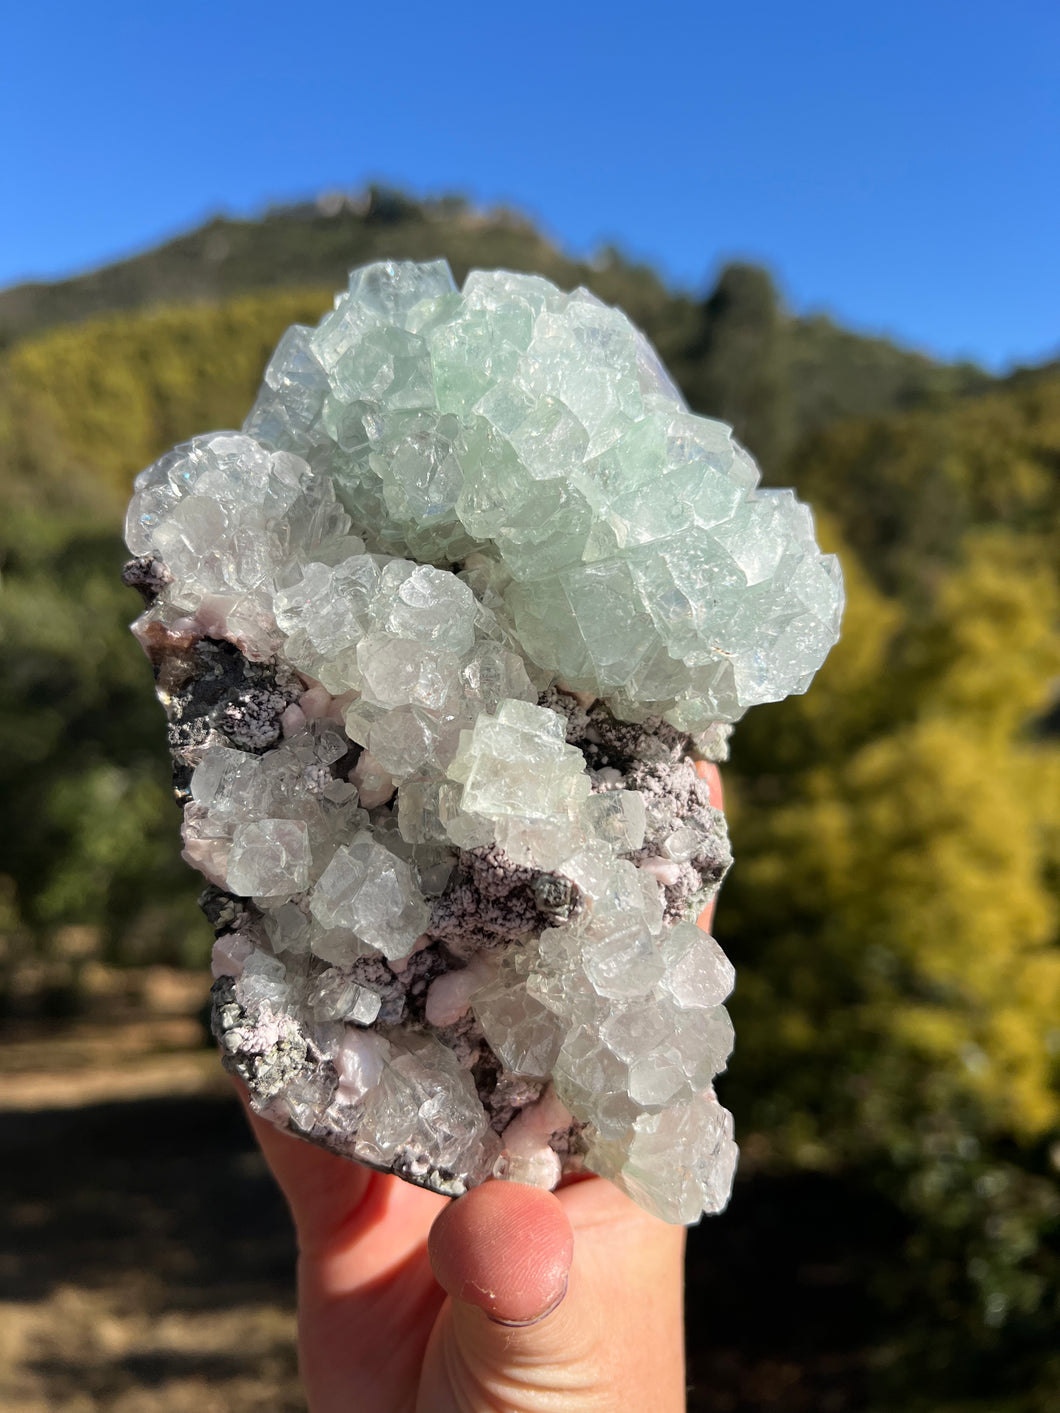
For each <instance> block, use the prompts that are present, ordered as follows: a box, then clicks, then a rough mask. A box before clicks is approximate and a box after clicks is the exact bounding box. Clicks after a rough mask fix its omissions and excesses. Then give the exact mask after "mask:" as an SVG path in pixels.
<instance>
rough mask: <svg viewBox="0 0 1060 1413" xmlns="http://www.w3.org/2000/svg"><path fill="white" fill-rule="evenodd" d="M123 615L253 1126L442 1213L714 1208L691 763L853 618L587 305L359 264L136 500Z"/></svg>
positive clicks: (826, 567) (709, 1038)
mask: <svg viewBox="0 0 1060 1413" xmlns="http://www.w3.org/2000/svg"><path fill="white" fill-rule="evenodd" d="M127 538H128V543H129V548H130V550H131V551H132V553H133V554H134V555H135V556H136V558H135V559H134V560H133V561H132V562H131V563H130V565H129V566H127V569H126V579H127V582H129V583H131V584H134V585H135V586H136V587H138V588H139V589H140V590H141V592H142V593H143V594H144V597H145V598H146V599H147V601H148V606H147V609H146V611H145V612H144V613H143V615H142V616H141V618H140V619H139V620H138V621H137V623H136V624H135V625H134V627H135V631H136V633H137V634H138V636H139V638H140V640H141V642H142V643H143V645H144V647H145V648H146V650H147V652H148V654H149V656H150V657H151V659H152V661H153V663H154V665H155V668H156V673H157V678H158V691H159V694H160V696H161V698H162V700H163V702H164V704H165V705H166V707H167V710H168V713H169V718H170V744H171V749H172V752H173V756H174V762H175V774H176V785H177V793H178V798H179V799H180V800H181V802H182V803H183V806H184V824H183V834H184V845H185V856H186V858H187V859H188V861H189V862H190V863H192V864H193V865H194V866H195V867H196V868H198V869H200V870H201V871H202V872H203V873H204V874H205V876H206V878H207V879H208V880H209V883H210V885H211V886H210V887H209V888H208V889H207V892H206V894H205V895H204V899H203V903H204V907H205V909H206V911H207V914H208V916H209V917H210V919H211V921H212V922H213V923H214V926H215V928H216V930H217V934H218V937H217V942H216V946H215V950H214V973H215V975H216V977H217V981H216V984H215V988H214V1016H215V1029H216V1033H217V1035H218V1038H219V1040H220V1043H221V1046H222V1048H223V1051H224V1054H225V1057H226V1063H227V1064H228V1066H229V1067H230V1068H231V1069H233V1070H234V1071H235V1072H236V1073H237V1074H239V1075H240V1076H241V1077H242V1078H243V1080H244V1081H245V1082H246V1084H247V1085H248V1087H249V1090H250V1093H251V1096H252V1102H253V1104H254V1106H255V1107H256V1108H257V1109H258V1110H259V1112H261V1113H263V1114H265V1115H266V1116H267V1117H269V1118H270V1119H272V1120H273V1121H274V1122H275V1123H277V1124H279V1125H281V1126H283V1127H286V1128H288V1129H290V1130H291V1131H293V1132H295V1133H298V1134H301V1135H303V1136H304V1137H306V1138H308V1139H310V1140H312V1141H313V1142H316V1143H318V1144H322V1145H323V1146H325V1147H327V1148H329V1149H331V1150H333V1151H334V1152H337V1153H341V1154H345V1155H347V1156H349V1157H351V1158H356V1159H358V1160H360V1161H361V1162H364V1163H368V1164H371V1165H373V1166H375V1167H377V1168H380V1169H384V1170H387V1171H392V1172H395V1173H398V1174H400V1175H401V1176H402V1177H405V1178H408V1179H409V1180H410V1181H413V1182H417V1183H420V1184H422V1185H424V1186H428V1187H431V1188H433V1189H434V1190H435V1191H438V1192H443V1193H454V1194H455V1193H460V1192H462V1191H464V1190H465V1189H466V1188H467V1187H468V1186H469V1185H471V1184H474V1183H477V1182H480V1181H482V1180H483V1179H484V1178H486V1177H488V1176H489V1175H491V1174H493V1175H497V1176H509V1177H513V1178H517V1179H520V1180H523V1181H527V1182H534V1183H539V1184H542V1185H545V1186H554V1185H555V1183H556V1182H557V1181H558V1180H559V1178H560V1176H561V1174H562V1173H564V1172H568V1171H573V1170H577V1169H580V1168H587V1169H591V1170H593V1171H595V1172H597V1173H601V1174H603V1175H605V1176H606V1177H608V1178H611V1179H612V1180H613V1181H615V1182H616V1183H618V1184H619V1185H620V1186H621V1187H623V1188H624V1189H625V1190H626V1191H627V1192H628V1193H630V1194H631V1195H632V1196H633V1197H634V1198H635V1199H636V1200H637V1201H638V1202H640V1203H641V1204H643V1205H644V1206H645V1207H647V1208H648V1209H649V1210H651V1211H653V1212H655V1213H657V1214H658V1215H660V1216H662V1217H664V1218H666V1219H667V1220H669V1221H674V1222H689V1221H694V1220H695V1219H696V1218H697V1217H698V1216H699V1214H700V1213H701V1211H703V1210H706V1211H717V1210H719V1209H720V1208H721V1207H723V1206H724V1204H725V1202H726V1200H727V1197H728V1192H729V1187H730V1183H731V1178H732V1173H733V1169H734V1165H735V1158H736V1149H735V1145H734V1143H733V1141H732V1124H731V1119H730V1116H729V1114H728V1113H727V1112H726V1111H725V1110H724V1109H723V1108H722V1107H721V1106H720V1105H719V1104H718V1102H717V1100H716V1098H715V1095H714V1091H713V1089H712V1087H711V1086H712V1081H713V1079H714V1077H715V1076H716V1075H717V1073H718V1072H719V1071H720V1070H722V1069H723V1068H724V1067H725V1064H726V1060H727V1057H728V1055H729V1051H730V1047H731V1043H732V1028H731V1026H730V1023H729V1019H728V1016H727V1014H726V1011H725V1009H724V1007H723V1005H722V1002H723V1001H724V999H725V997H726V995H727V994H728V992H729V990H730V988H731V986H732V981H733V969H732V967H731V966H730V964H729V963H728V961H727V960H726V959H725V957H724V955H723V954H722V952H721V950H720V949H719V947H718V945H717V943H716V942H715V941H714V940H713V939H712V938H711V937H710V936H708V935H707V934H706V933H705V932H703V931H701V930H700V929H699V928H697V927H696V926H695V925H694V919H695V918H696V916H697V915H698V913H699V912H700V911H701V910H702V908H703V907H704V905H705V904H706V903H707V902H708V901H709V900H710V899H711V898H712V897H713V895H714V893H715V892H716V890H717V888H718V885H719V883H720V881H721V879H722V876H723V875H724V873H725V871H726V869H727V867H728V865H729V862H730V855H729V847H728V841H727V837H726V831H725V824H724V820H723V818H722V815H721V814H720V812H719V811H718V810H716V809H714V808H713V807H712V806H711V803H710V800H709V795H708V790H707V786H706V784H705V783H704V781H703V780H702V779H701V778H700V775H699V773H698V771H697V769H696V766H695V762H696V761H697V760H703V759H719V758H721V757H722V756H723V755H724V752H725V743H726V738H727V735H728V723H731V722H733V721H735V720H737V719H738V718H739V717H740V716H741V715H742V713H743V712H744V711H745V710H746V709H747V707H749V706H751V705H752V704H754V703H756V702H766V701H775V700H777V699H779V698H781V697H783V696H785V695H786V694H787V693H790V692H801V691H804V690H805V688H806V687H807V685H808V684H809V682H810V679H811V678H812V676H813V674H814V672H815V671H816V669H817V668H818V667H819V666H820V663H821V661H822V660H823V658H824V656H825V654H826V652H827V651H828V649H829V647H830V646H831V644H832V643H833V642H834V641H835V639H836V636H837V633H838V624H839V615H840V610H841V603H842V589H841V584H840V579H839V571H838V567H837V565H836V563H835V561H834V559H832V558H830V557H828V556H822V555H821V554H820V553H819V551H818V549H817V546H816V544H815V542H814V537H813V528H812V524H811V520H810V514H809V511H808V510H806V509H805V508H804V507H803V506H801V505H800V504H799V503H798V502H797V501H796V500H795V498H794V496H793V495H792V493H791V492H790V491H775V490H764V489H761V488H759V486H758V473H757V470H756V468H755V466H754V463H753V462H752V461H751V459H750V457H749V456H748V455H747V454H746V452H744V451H743V450H742V449H741V448H740V447H739V446H738V445H737V444H736V443H735V442H734V441H733V439H732V436H731V434H730V432H729V430H728V428H726V427H724V426H723V425H721V424H720V423H718V422H713V421H709V420H707V419H706V418H703V417H697V416H693V415H692V414H691V413H689V411H688V410H687V408H686V407H685V405H684V403H683V402H682V399H681V397H680V394H679V393H678V391H677V389H676V388H675V387H674V385H673V383H672V382H671V381H670V379H669V378H668V376H667V374H666V372H665V371H664V369H663V368H662V366H661V364H660V363H659V360H658V358H657V356H656V355H655V353H654V351H653V350H652V348H651V347H650V345H649V344H648V342H647V341H646V339H645V338H644V337H643V335H641V334H640V333H638V332H637V330H636V329H635V328H634V327H633V326H632V325H631V324H630V323H629V321H628V320H627V319H626V318H625V316H624V315H622V314H621V313H619V312H618V311H617V310H614V309H610V308H608V307H606V306H605V305H603V304H601V303H600V302H599V301H598V300H597V299H595V298H594V297H593V296H592V295H590V294H588V293H586V291H585V290H576V291H575V292H574V293H573V294H571V295H567V294H563V293H561V292H560V291H559V290H558V289H556V288H555V287H554V286H552V285H551V284H549V283H548V282H547V281H545V280H542V279H538V278H535V277H531V276H526V275H514V274H508V273H504V272H495V273H485V272H482V271H476V272H474V273H472V274H471V275H470V276H469V277H468V279H467V281H466V283H465V285H464V288H463V290H462V291H458V290H457V289H456V287H455V286H454V284H453V281H452V278H451V276H450V274H449V270H448V267H447V266H446V265H445V264H444V262H442V261H436V262H434V263H430V264H423V265H417V264H402V263H382V264H375V265H370V266H367V267H365V268H364V269H360V270H357V271H355V272H354V273H353V274H352V275H351V277H350V283H349V289H348V291H347V292H345V293H342V294H340V295H339V297H338V298H337V299H336V302H335V308H334V311H333V312H331V313H329V314H328V315H327V316H326V317H325V318H324V319H323V320H322V322H321V323H320V325H319V327H318V328H316V329H308V328H301V327H295V328H292V329H290V330H288V332H287V333H286V334H285V335H284V337H283V339H282V340H281V342H280V345H279V347H278V348H277V350H276V353H275V355H274V357H273V359H272V362H271V363H270V364H269V366H268V369H267V370H266V373H265V380H264V384H263V387H262V389H261V393H260V395H259V397H258V400H257V402H256V403H255V405H254V407H253V409H252V410H251V412H250V415H249V416H248V418H247V420H246V423H245V424H244V427H243V430H242V431H241V432H219V433H214V434H212V435H209V436H202V437H197V438H195V439H194V440H193V441H191V442H188V443H186V444H184V445H182V446H178V447H177V448H176V449H175V450H173V451H171V452H169V453H168V454H167V455H165V456H163V457H162V458H161V460H159V461H158V462H156V463H155V465H153V466H152V467H150V468H149V469H148V470H146V471H144V472H143V473H142V474H141V475H140V476H139V477H138V478H137V481H136V493H135V495H134V497H133V501H132V504H131V506H130V510H129V516H128V525H127Z"/></svg>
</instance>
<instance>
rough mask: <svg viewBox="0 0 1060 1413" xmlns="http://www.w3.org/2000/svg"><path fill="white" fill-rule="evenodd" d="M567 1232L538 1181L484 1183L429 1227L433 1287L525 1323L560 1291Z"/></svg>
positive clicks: (569, 1241) (570, 1242)
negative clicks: (533, 1183)
mask: <svg viewBox="0 0 1060 1413" xmlns="http://www.w3.org/2000/svg"><path fill="white" fill-rule="evenodd" d="M573 1247H574V1236H573V1233H572V1231H571V1225H570V1220H569V1219H568V1217H567V1214H566V1212H565V1211H564V1210H563V1208H562V1206H561V1205H560V1203H559V1202H558V1201H557V1199H556V1198H555V1197H554V1196H553V1195H552V1193H551V1192H546V1191H544V1190H543V1189H542V1188H539V1187H526V1186H524V1185H523V1184H521V1183H501V1182H487V1183H485V1184H484V1185H483V1186H482V1187H476V1188H474V1189H472V1191H471V1192H469V1193H468V1194H467V1196H466V1197H462V1198H461V1199H460V1200H459V1201H458V1202H454V1203H453V1204H452V1205H451V1206H450V1207H448V1208H447V1209H446V1210H445V1211H444V1212H443V1213H442V1214H441V1216H440V1217H439V1218H438V1220H437V1221H436V1222H435V1224H434V1226H433V1227H432V1228H431V1235H430V1248H429V1249H430V1256H431V1265H432V1267H433V1268H434V1274H435V1277H436V1278H437V1280H438V1283H439V1285H441V1286H442V1287H443V1289H444V1290H445V1291H446V1292H447V1293H448V1294H449V1295H450V1296H451V1297H452V1298H453V1299H454V1300H456V1301H460V1302H462V1303H465V1304H467V1305H471V1306H474V1307H475V1308H476V1309H478V1310H482V1311H484V1312H485V1313H486V1314H487V1315H488V1316H489V1317H490V1318H491V1319H492V1320H497V1321H501V1322H503V1323H505V1324H510V1325H529V1324H532V1323H534V1322H535V1321H536V1320H540V1319H542V1318H543V1317H544V1316H545V1315H547V1314H549V1313H551V1311H552V1310H554V1309H555V1308H556V1306H557V1305H558V1304H559V1302H560V1301H561V1300H562V1298H563V1296H564V1294H565V1292H566V1289H567V1278H568V1276H569V1274H570V1264H571V1258H572V1256H573Z"/></svg>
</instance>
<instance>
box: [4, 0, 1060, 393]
mask: <svg viewBox="0 0 1060 1413" xmlns="http://www.w3.org/2000/svg"><path fill="white" fill-rule="evenodd" d="M1058 72H1060V6H1058V5H1057V4H1056V3H1055V0H1037V2H1036V3H1034V2H1032V0H1006V3H1004V4H1001V3H1000V0H993V3H986V0H962V3H956V2H954V3H950V0H915V3H911V2H910V0H892V3H890V4H887V5H885V6H872V5H856V4H851V3H850V0H844V3H832V2H831V0H827V2H826V0H803V3H796V0H741V3H738V4H737V3H733V0H727V3H725V4H719V3H715V0H699V3H673V4H667V3H665V0H659V3H657V4H656V5H655V6H654V7H652V6H649V5H647V4H645V3H644V2H643V0H639V3H636V4H630V3H626V0H611V3H607V4H599V3H596V0H591V3H581V4H579V3H578V0H567V3H566V4H562V5H561V4H555V3H552V2H551V0H542V3H538V4H536V5H534V6H533V7H532V8H529V7H519V6H511V5H507V4H504V3H503V0H493V3H491V4H474V5H472V4H457V3H454V4H444V3H434V4H425V3H421V2H420V0H406V3H404V4H402V5H396V4H391V5H387V4H381V3H379V0H373V3H372V4H370V5H366V4H361V3H359V2H358V0H346V2H345V3H332V0H318V2H317V3H308V4H304V5H300V6H299V5H290V4H288V5H281V4H278V3H274V0H257V3H253V4H251V3H246V0H234V3H225V0H182V2H181V3H180V4H172V5H170V4H164V5H158V4H152V3H145V2H144V0H137V3H135V4H134V3H114V0H100V3H97V4H94V5H92V6H88V5H84V4H83V3H79V4H76V5H75V4H72V3H66V0H56V2H54V3H49V0H41V2H40V3H38V4H36V5H34V6H18V7H10V9H9V11H8V14H7V18H6V19H5V22H4V26H3V32H2V35H0V131H2V132H3V133H4V135H5V136H4V142H3V144H2V147H0V285H6V284H9V283H12V282H14V281H16V280H19V279H23V278H26V277H30V276H35V277H55V276H60V275H63V274H66V273H69V272H72V271H75V270H79V269H84V268H88V267H91V266H93V265H97V264H101V263H104V262H106V261H109V260H111V259H114V258H116V257H119V256H121V255H123V254H126V253H130V252H132V251H134V250H136V249H138V248H142V247H144V246H146V245H149V244H152V243H154V242H156V241H158V240H159V239H161V238H163V237H165V236H167V235H169V234H172V233H174V232H176V231H178V230H180V229H183V228H187V227H189V226H191V225H193V224H195V223H197V222H198V221H199V220H201V219H202V218H203V217H205V216H207V215H208V214H211V213H213V212H216V211H218V210H227V211H231V212H236V213H251V212H253V211H255V210H257V209H260V208H261V207H262V206H263V205H264V204H265V203H267V202H270V201H274V200H282V199H287V198H296V197H300V196H304V195H311V194H315V193H317V192H319V191H321V190H323V189H326V188H335V187H357V186H360V185H361V184H363V183H364V182H365V181H367V180H369V179H372V178H375V179H380V180H384V181H387V182H390V183H392V184H396V185H402V186H407V187H408V188H410V189H412V190H413V191H415V192H418V193H421V194H433V193H441V192H443V191H448V190H457V191H461V192H463V193H465V194H466V195H468V196H470V197H471V198H472V199H473V200H475V201H476V202H480V203H483V204H491V203H493V202H498V201H503V202H506V203H508V204H512V205H515V206H518V207H520V208H522V209H523V210H525V211H527V212H528V213H529V214H530V215H532V216H533V217H535V218H536V219H538V220H539V221H540V222H541V223H542V224H543V225H544V227H545V228H546V229H547V230H548V231H549V232H550V233H551V234H553V235H554V236H555V237H556V238H557V239H558V240H559V241H560V242H561V243H563V244H564V245H565V246H567V247H568V248H570V249H573V250H575V251H578V252H590V251H592V250H593V249H594V247H596V246H597V245H599V244H600V243H602V242H604V241H613V242H615V243H617V244H619V245H620V246H622V247H623V248H624V249H626V250H627V251H629V252H631V253H632V254H634V255H636V256H639V257H643V258H646V259H649V260H651V261H653V262H654V263H656V264H657V265H658V266H659V267H660V268H661V269H662V271H663V272H664V274H665V275H666V276H667V278H669V279H670V280H671V281H672V282H674V283H676V284H681V285H684V286H686V287H689V288H692V289H703V288H704V287H705V286H706V284H707V282H708V281H709V278H710V276H711V274H712V272H713V271H715V270H716V268H717V266H718V264H719V263H720V262H721V261H723V260H725V259H727V258H730V257H732V256H743V257H750V258H753V259H757V260H761V261H764V262H765V263H767V264H768V265H769V266H770V267H771V268H772V270H773V271H774V273H775V275H776V277H777V279H778V280H779V282H780V285H781V287H782V289H783V290H784V292H785V295H786V297H787V298H788V300H789V302H790V304H791V305H792V307H794V308H795V309H797V310H799V311H803V310H808V309H827V310H828V311H830V312H832V313H833V314H834V315H835V316H837V317H838V318H840V319H842V320H843V321H845V322H847V323H849V324H852V325H854V326H857V327H860V328H864V329H868V330H873V331H881V332H886V333H890V334H892V335H894V336H896V337H898V338H900V339H902V340H903V341H906V342H908V343H912V344H915V345H917V346H920V347H923V348H925V349H927V350H929V351H932V352H936V353H939V354H944V355H947V356H970V357H975V358H978V359H980V360H983V361H985V362H986V363H988V364H989V365H991V366H993V367H1006V366H1008V365H1010V364H1011V363H1013V362H1028V361H1034V360H1037V359H1041V358H1044V357H1046V356H1049V355H1050V354H1052V355H1056V354H1057V353H1058V352H1060V239H1058V236H1060V181H1058V177H1060V97H1058V94H1060V83H1058V81H1057V74H1058Z"/></svg>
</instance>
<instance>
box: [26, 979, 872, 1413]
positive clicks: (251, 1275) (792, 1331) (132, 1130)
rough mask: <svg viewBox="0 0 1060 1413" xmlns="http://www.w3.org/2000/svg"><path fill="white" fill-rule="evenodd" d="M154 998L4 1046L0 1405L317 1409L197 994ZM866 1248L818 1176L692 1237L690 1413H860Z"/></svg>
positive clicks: (52, 1411) (184, 984) (235, 1412)
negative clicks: (140, 1006) (145, 1008)
mask: <svg viewBox="0 0 1060 1413" xmlns="http://www.w3.org/2000/svg"><path fill="white" fill-rule="evenodd" d="M152 985H153V986H154V988H155V990H156V991H157V992H158V993H159V995H156V996H155V997H154V999H153V1000H152V1001H151V1005H152V1007H153V1011H154V1014H153V1016H152V1018H151V1019H150V1020H148V1021H145V1020H144V1018H143V1013H142V1010H141V1011H139V1013H138V1012H137V1009H136V1008H135V1007H132V1006H126V1007H125V1008H124V1010H123V1009H122V1008H121V1007H117V1008H114V1007H112V1008H111V1011H112V1013H111V1014H109V1015H106V1016H102V1017H96V1018H94V1019H91V1020H84V1019H82V1020H79V1021H76V1022H70V1021H68V1022H63V1023H59V1022H42V1021H36V1022H32V1023H30V1022H23V1023H21V1024H14V1023H8V1024H7V1025H6V1026H5V1029H4V1031H3V1032H0V1154H2V1160H0V1407H2V1408H3V1409H4V1410H5V1413H304V1407H305V1405H304V1401H303V1399H302V1396H301V1392H300V1385H299V1381H298V1375H297V1368H296V1356H295V1345H294V1304H293V1295H292V1274H293V1260H294V1249H293V1243H292V1239H291V1232H290V1228H289V1224H288V1221H287V1217H286V1213H285V1211H284V1208H283V1206H282V1203H281V1202H280V1199H279V1197H278V1196H277V1194H276V1192H275V1190H274V1188H273V1186H272V1184H271V1181H270V1179H269V1176H268V1174H267V1172H266V1170H265V1168H264V1165H263V1163H262V1162H261V1159H260V1158H259V1157H258V1155H257V1152H256V1150H255V1149H254V1148H253V1145H252V1143H251V1141H250V1137H249V1134H248V1132H247V1130H246V1127H245V1125H244V1123H243V1119H242V1115H241V1113H240V1111H239V1109H238V1106H237V1105H236V1103H235V1101H234V1099H233V1098H232V1096H231V1092H230V1091H229V1089H228V1088H227V1084H226V1082H225V1081H224V1079H223V1077H222V1076H221V1074H220V1067H219V1064H218V1062H217V1059H216V1056H215V1054H214V1053H213V1051H212V1050H210V1049H208V1048H206V1047H205V1046H204V1045H203V1043H202V1027H201V1023H200V1021H199V1020H197V1019H196V1010H197V1008H198V1006H199V1005H200V1004H201V1001H202V999H203V987H202V982H201V978H191V979H188V978H181V977H180V975H179V974H176V975H175V976H173V977H170V978H168V979H167V978H166V977H165V976H164V975H160V974H156V975H155V977H154V981H153V982H152ZM148 990H150V987H148ZM160 998H161V999H160ZM141 1000H143V996H141ZM856 1248H857V1242H856V1240H855V1239H854V1234H853V1232H852V1229H851V1227H850V1226H849V1225H848V1219H847V1218H846V1217H844V1209H843V1205H842V1203H841V1202H837V1200H836V1194H835V1193H834V1192H832V1191H830V1190H829V1188H828V1186H827V1184H824V1183H823V1182H822V1181H821V1180H806V1181H799V1182H796V1183H792V1182H791V1181H790V1180H789V1181H788V1182H786V1183H784V1184H777V1183H776V1182H774V1181H771V1180H769V1179H766V1178H764V1177H761V1176H757V1177H756V1176H754V1175H750V1176H748V1177H745V1178H744V1179H743V1180H742V1181H741V1182H740V1184H739V1185H738V1188H737V1193H736V1196H735V1198H734V1201H733V1204H732V1206H731V1207H730V1209H729V1212H728V1213H727V1214H726V1216H725V1217H724V1218H722V1219H719V1220H714V1221H710V1222H707V1223H705V1224H704V1225H702V1226H701V1227H699V1228H697V1229H696V1230H695V1231H694V1232H693V1233H692V1234H691V1239H690V1250H689V1278H688V1335H689V1339H688V1343H689V1356H690V1379H691V1389H690V1401H689V1406H690V1409H691V1410H694V1413H751V1410H783V1413H811V1410H812V1413H851V1411H852V1410H857V1409H861V1408H863V1407H864V1406H865V1402H864V1388H863V1381H864V1365H865V1354H864V1344H865V1340H864V1334H865V1331H866V1328H870V1327H871V1324H870V1322H871V1320H872V1312H871V1310H870V1309H869V1308H868V1306H867V1304H866V1301H865V1298H864V1296H863V1295H862V1294H861V1292H860V1282H859V1279H858V1273H857V1272H858V1263H859V1260H860V1258H858V1257H857V1256H856V1255H855V1254H853V1253H854V1252H855V1251H856Z"/></svg>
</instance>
